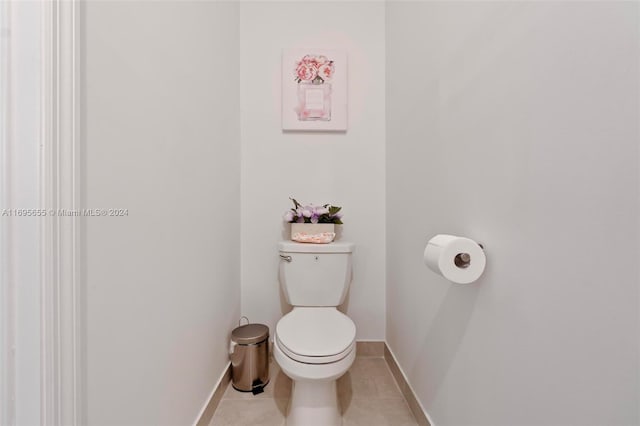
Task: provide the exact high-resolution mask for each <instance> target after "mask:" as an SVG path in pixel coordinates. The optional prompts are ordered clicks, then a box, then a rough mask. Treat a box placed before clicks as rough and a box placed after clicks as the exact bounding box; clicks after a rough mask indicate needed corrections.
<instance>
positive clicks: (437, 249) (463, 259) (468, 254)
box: [424, 234, 487, 284]
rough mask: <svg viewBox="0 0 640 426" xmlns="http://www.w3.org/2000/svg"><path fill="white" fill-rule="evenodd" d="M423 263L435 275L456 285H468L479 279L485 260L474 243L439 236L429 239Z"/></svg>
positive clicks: (467, 240) (460, 238)
mask: <svg viewBox="0 0 640 426" xmlns="http://www.w3.org/2000/svg"><path fill="white" fill-rule="evenodd" d="M424 263H426V264H427V266H428V267H429V268H431V270H432V271H433V272H435V273H437V274H440V275H442V276H443V277H445V278H446V279H448V280H449V281H451V282H454V283H457V284H469V283H472V282H474V281H475V280H477V279H478V278H480V275H482V272H484V267H485V265H486V263H487V258H486V257H485V255H484V250H482V248H481V247H480V245H479V244H478V243H476V242H475V241H473V240H471V239H469V238H464V237H456V236H455V235H445V234H440V235H436V236H435V237H433V238H431V239H430V240H429V242H428V243H427V247H426V248H425V249H424Z"/></svg>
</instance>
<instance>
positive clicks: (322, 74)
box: [294, 55, 334, 84]
mask: <svg viewBox="0 0 640 426" xmlns="http://www.w3.org/2000/svg"><path fill="white" fill-rule="evenodd" d="M333 71H334V68H333V61H331V60H329V58H327V57H326V56H324V55H304V56H303V57H302V59H300V60H299V61H298V62H297V63H296V68H295V71H294V74H295V80H296V81H297V82H298V83H300V82H303V81H304V82H313V83H314V84H322V83H324V82H325V81H326V80H330V79H331V77H333Z"/></svg>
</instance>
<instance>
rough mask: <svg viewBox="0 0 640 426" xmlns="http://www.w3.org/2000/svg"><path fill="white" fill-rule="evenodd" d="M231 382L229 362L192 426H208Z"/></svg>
mask: <svg viewBox="0 0 640 426" xmlns="http://www.w3.org/2000/svg"><path fill="white" fill-rule="evenodd" d="M230 381H231V362H227V365H226V366H225V367H224V370H223V371H222V374H221V375H220V378H219V379H218V381H217V382H216V384H215V386H213V389H212V390H211V393H209V397H208V398H207V400H206V401H205V402H204V405H203V406H202V408H201V409H200V413H198V416H197V417H196V420H195V421H194V422H193V426H208V425H209V423H210V422H211V418H213V413H214V412H215V411H216V408H218V404H219V403H220V400H221V399H222V395H223V394H224V392H225V390H226V389H227V385H228V384H229V382H230Z"/></svg>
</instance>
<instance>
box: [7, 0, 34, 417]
mask: <svg viewBox="0 0 640 426" xmlns="http://www.w3.org/2000/svg"><path fill="white" fill-rule="evenodd" d="M2 9H3V12H5V13H7V14H8V16H5V17H4V19H3V22H4V23H5V24H7V26H8V27H9V29H10V31H9V30H8V29H7V31H6V33H4V34H3V36H8V35H10V37H8V40H7V44H6V45H5V46H4V47H5V48H7V49H8V52H7V57H6V58H7V59H8V62H9V63H8V64H3V65H2V66H7V65H8V68H7V69H5V70H6V71H7V74H5V75H4V76H3V77H4V78H9V80H8V83H9V85H10V88H11V89H10V92H5V93H3V95H5V96H7V98H6V99H3V101H8V102H7V105H6V106H7V107H8V108H9V113H8V117H7V121H6V122H5V123H3V124H5V125H6V126H7V127H6V128H3V129H2V131H3V132H6V136H8V137H7V140H6V141H5V142H6V146H4V147H3V148H4V149H5V150H6V151H5V152H4V154H5V155H6V157H5V158H6V160H7V161H8V163H7V164H6V169H5V165H4V164H3V165H2V166H3V170H2V173H3V179H2V180H3V181H4V182H3V183H4V185H5V186H4V188H3V189H4V190H5V191H6V193H5V194H4V197H3V201H5V202H6V203H7V204H6V205H4V206H3V207H2V208H6V209H37V208H39V207H40V193H39V188H40V179H41V175H40V143H41V140H40V138H41V131H42V128H41V117H40V114H41V112H42V111H41V109H40V98H41V95H42V90H43V88H42V80H41V78H42V76H41V69H42V66H43V64H42V44H41V37H42V29H41V19H42V7H41V6H40V5H39V4H38V3H37V2H12V3H11V5H9V6H7V5H3V7H2ZM3 41H4V40H3ZM5 70H3V71H5ZM5 213H6V212H5ZM0 229H1V231H2V233H3V235H2V238H3V241H4V245H5V247H4V249H5V250H4V253H2V254H4V255H6V256H7V258H5V259H3V265H2V266H3V267H6V270H3V271H2V274H3V278H4V280H5V282H4V283H3V284H4V285H3V286H2V291H3V293H4V294H3V296H4V298H6V299H7V300H5V301H4V302H5V303H3V305H2V308H3V312H2V327H3V329H4V330H3V331H4V333H2V334H4V336H3V337H4V338H5V339H6V340H4V342H3V343H5V344H7V345H8V346H7V347H4V348H2V349H3V352H5V354H4V355H6V357H5V356H3V357H2V358H3V361H4V362H6V364H5V370H4V371H2V373H5V374H6V376H4V377H3V378H2V380H1V381H2V382H3V383H2V387H3V392H2V394H3V396H5V397H8V398H9V403H8V404H6V405H7V407H6V408H7V409H8V412H7V413H3V414H2V415H1V416H0V421H9V422H11V421H14V422H15V424H18V425H31V424H39V422H40V412H41V410H40V408H41V407H40V399H39V398H38V397H37V395H39V393H40V387H41V384H42V383H41V364H40V349H41V333H42V331H41V322H40V320H41V318H40V298H41V293H42V292H41V289H40V278H41V277H40V262H41V258H40V251H39V248H40V219H39V218H37V217H16V216H13V217H11V216H5V215H3V216H1V217H0ZM5 233H6V234H5ZM3 269H4V268H3ZM5 308H6V310H5ZM12 348H13V349H14V351H12ZM34 396H35V397H34ZM3 405H4V404H3ZM9 424H11V423H9Z"/></svg>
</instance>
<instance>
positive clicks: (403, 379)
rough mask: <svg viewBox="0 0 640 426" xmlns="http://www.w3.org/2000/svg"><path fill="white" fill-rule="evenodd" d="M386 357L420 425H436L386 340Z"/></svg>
mask: <svg viewBox="0 0 640 426" xmlns="http://www.w3.org/2000/svg"><path fill="white" fill-rule="evenodd" d="M384 358H385V361H387V365H388V366H389V369H390V370H391V373H392V374H393V377H394V378H395V379H396V382H397V383H398V386H400V390H401V391H402V395H403V396H404V398H405V399H406V401H407V404H409V408H410V409H411V412H412V413H413V416H414V417H415V418H416V420H417V421H418V425H420V426H436V425H435V423H434V422H433V420H432V419H431V417H430V416H429V413H427V410H425V408H424V406H423V405H422V403H421V402H420V400H419V399H418V397H417V396H416V392H415V391H414V390H413V387H412V386H411V383H410V382H409V380H408V379H407V375H406V374H405V373H404V371H403V370H402V368H401V367H400V364H399V363H398V360H397V358H396V356H395V355H394V353H393V352H392V351H391V349H390V348H389V345H387V343H386V342H385V345H384Z"/></svg>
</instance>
